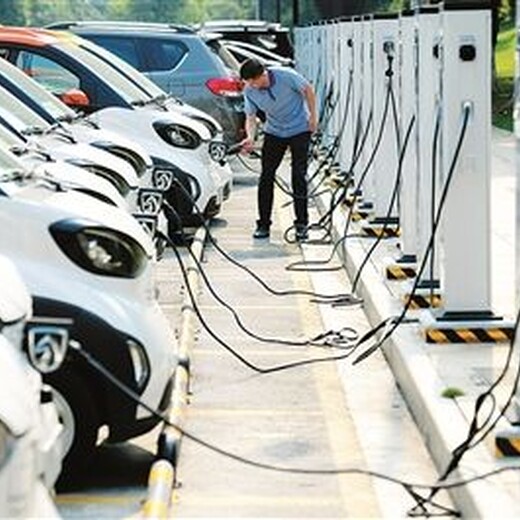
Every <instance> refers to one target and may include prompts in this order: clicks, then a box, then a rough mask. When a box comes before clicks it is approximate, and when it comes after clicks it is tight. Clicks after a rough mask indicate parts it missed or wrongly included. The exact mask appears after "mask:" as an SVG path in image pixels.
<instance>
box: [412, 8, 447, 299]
mask: <svg viewBox="0 0 520 520" xmlns="http://www.w3.org/2000/svg"><path fill="white" fill-rule="evenodd" d="M440 38H441V26H440V14H439V8H438V7H437V6H424V7H420V8H419V10H418V16H417V88H418V94H417V98H416V101H417V105H416V113H417V153H418V178H417V193H418V197H417V207H416V215H417V258H418V259H419V261H422V259H423V257H424V255H425V253H426V249H427V247H428V243H429V241H430V237H431V234H432V225H433V212H434V210H435V200H438V196H437V195H438V184H439V183H438V179H434V178H433V171H432V160H433V148H434V142H433V139H434V132H435V124H436V118H437V116H439V117H440V113H439V114H438V110H440V63H439V45H440ZM439 124H440V120H439ZM440 144H441V143H440V131H439V138H438V145H439V146H437V154H439V148H440ZM439 170H440V164H439V160H438V157H437V171H439ZM434 180H435V181H436V182H434ZM434 186H437V188H435V189H434V188H433V187H434ZM433 191H435V192H436V193H433ZM438 236H439V234H438V233H437V239H436V240H435V244H436V245H435V247H434V254H433V255H431V254H430V255H429V258H428V262H427V264H426V267H425V269H424V271H423V273H422V274H421V276H420V280H419V281H418V287H419V288H421V289H432V290H433V289H438V288H439V279H440V274H439V264H440V262H439V254H438V253H439V247H438Z"/></svg>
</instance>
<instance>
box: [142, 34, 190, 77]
mask: <svg viewBox="0 0 520 520" xmlns="http://www.w3.org/2000/svg"><path fill="white" fill-rule="evenodd" d="M142 41H143V51H144V55H145V56H146V58H147V59H146V66H145V67H143V68H142V69H141V70H142V72H154V71H162V70H173V69H175V68H176V67H178V66H179V65H180V63H181V61H182V60H183V59H184V58H185V56H186V55H187V54H188V48H187V47H186V45H185V44H184V43H182V42H180V41H173V40H167V39H159V38H153V39H151V38H150V39H148V38H143V40H142Z"/></svg>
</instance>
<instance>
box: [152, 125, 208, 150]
mask: <svg viewBox="0 0 520 520" xmlns="http://www.w3.org/2000/svg"><path fill="white" fill-rule="evenodd" d="M153 127H154V128H155V131H156V132H157V133H158V134H159V136H160V137H161V139H162V140H163V141H166V142H167V143H168V144H171V145H173V146H175V147H177V148H187V149H190V150H194V149H196V148H198V147H199V146H200V143H201V138H200V136H199V134H198V133H197V132H195V131H194V130H192V129H191V128H188V127H187V126H183V125H178V124H176V123H172V122H171V121H157V122H155V123H154V124H153Z"/></svg>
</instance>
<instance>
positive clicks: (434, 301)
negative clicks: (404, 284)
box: [403, 294, 442, 310]
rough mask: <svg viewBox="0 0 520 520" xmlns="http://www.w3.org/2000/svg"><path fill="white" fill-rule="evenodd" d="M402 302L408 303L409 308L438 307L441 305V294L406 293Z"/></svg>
mask: <svg viewBox="0 0 520 520" xmlns="http://www.w3.org/2000/svg"><path fill="white" fill-rule="evenodd" d="M403 302H404V304H405V305H408V303H409V305H410V307H409V308H410V309H412V310H417V309H438V308H439V307H440V306H441V305H442V296H441V295H440V294H414V295H409V294H407V295H406V296H405V297H404V299H403Z"/></svg>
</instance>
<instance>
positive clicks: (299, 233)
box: [295, 225, 309, 242]
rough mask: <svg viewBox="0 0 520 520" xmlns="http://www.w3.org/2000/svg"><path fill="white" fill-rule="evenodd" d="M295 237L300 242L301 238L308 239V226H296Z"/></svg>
mask: <svg viewBox="0 0 520 520" xmlns="http://www.w3.org/2000/svg"><path fill="white" fill-rule="evenodd" d="M295 237H296V240H297V241H298V242H300V241H301V240H307V238H308V237H309V233H308V231H307V226H302V225H299V226H296V232H295Z"/></svg>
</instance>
